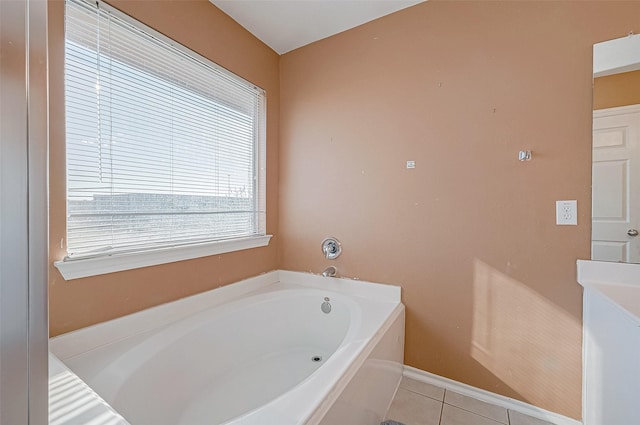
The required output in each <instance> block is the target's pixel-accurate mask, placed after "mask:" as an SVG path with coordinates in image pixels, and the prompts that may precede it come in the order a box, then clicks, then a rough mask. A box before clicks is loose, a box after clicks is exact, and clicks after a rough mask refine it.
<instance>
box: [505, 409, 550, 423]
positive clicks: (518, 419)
mask: <svg viewBox="0 0 640 425" xmlns="http://www.w3.org/2000/svg"><path fill="white" fill-rule="evenodd" d="M509 423H510V424H511V425H553V424H552V423H551V422H547V421H543V420H542V419H538V418H534V417H532V416H528V415H525V414H523V413H519V412H514V411H513V410H509Z"/></svg>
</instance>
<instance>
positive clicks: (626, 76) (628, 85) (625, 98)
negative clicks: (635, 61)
mask: <svg viewBox="0 0 640 425" xmlns="http://www.w3.org/2000/svg"><path fill="white" fill-rule="evenodd" d="M639 103H640V71H632V72H623V73H622V74H614V75H607V76H606V77H598V78H594V79H593V109H594V110H596V109H605V108H613V107H616V106H627V105H636V104H639Z"/></svg>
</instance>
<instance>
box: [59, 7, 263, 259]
mask: <svg viewBox="0 0 640 425" xmlns="http://www.w3.org/2000/svg"><path fill="white" fill-rule="evenodd" d="M66 10H67V15H66V55H65V60H66V62H65V83H66V125H67V211H68V218H67V238H68V241H67V245H68V250H69V253H70V255H71V256H82V255H93V254H95V253H101V252H105V253H111V252H114V251H128V250H135V251H137V250H141V249H151V248H158V247H165V246H172V245H181V244H187V243H195V242H205V241H215V240H221V239H228V238H234V237H244V236H252V235H263V234H264V233H265V228H264V223H265V219H264V214H265V211H264V209H265V206H264V199H265V197H264V179H263V178H262V176H263V175H264V164H263V163H262V159H263V158H264V155H263V152H262V150H263V149H264V121H265V94H264V91H263V90H262V89H260V88H258V87H255V86H254V85H252V84H250V83H248V82H246V81H244V80H242V79H241V78H239V77H237V76H235V75H233V74H231V73H229V72H228V71H225V70H224V69H221V68H219V67H218V66H216V65H215V64H212V63H211V62H209V61H207V60H206V59H203V58H202V57H200V56H198V55H197V54H195V53H193V52H188V51H186V49H184V48H181V47H177V46H176V45H175V43H171V42H167V41H165V40H164V39H163V37H162V36H160V35H158V34H156V33H155V32H153V31H152V30H149V29H148V28H146V27H144V26H142V25H141V24H139V23H133V21H132V20H131V19H130V18H122V17H120V16H117V15H119V14H116V13H115V12H113V11H111V10H104V8H103V6H102V5H101V4H98V5H96V3H85V2H83V1H81V0H73V1H68V2H67V9H66Z"/></svg>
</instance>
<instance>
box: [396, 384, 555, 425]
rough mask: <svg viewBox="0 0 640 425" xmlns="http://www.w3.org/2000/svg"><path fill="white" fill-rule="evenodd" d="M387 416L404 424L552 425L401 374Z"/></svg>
mask: <svg viewBox="0 0 640 425" xmlns="http://www.w3.org/2000/svg"><path fill="white" fill-rule="evenodd" d="M387 419H393V420H395V421H398V422H402V423H403V424H405V425H552V424H551V423H549V422H545V421H542V420H540V419H537V418H532V417H531V416H527V415H523V414H522V413H518V412H514V411H513V410H508V409H505V408H503V407H499V406H495V405H493V404H489V403H485V402H484V401H480V400H476V399H475V398H471V397H467V396H464V395H462V394H458V393H456V392H453V391H449V390H445V389H444V388H440V387H436V386H433V385H429V384H425V383H423V382H419V381H415V380H413V379H409V378H404V377H403V378H402V382H401V383H400V388H398V392H397V393H396V397H395V398H394V399H393V402H392V403H391V407H390V408H389V411H388V412H387Z"/></svg>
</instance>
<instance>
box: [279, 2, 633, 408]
mask: <svg viewBox="0 0 640 425" xmlns="http://www.w3.org/2000/svg"><path fill="white" fill-rule="evenodd" d="M632 30H633V31H635V32H638V31H640V3H639V2H635V3H634V2H626V3H616V2H544V1H543V2H436V1H429V2H427V3H423V4H420V5H418V6H415V7H412V8H409V9H406V10H404V11H400V12H398V13H395V14H393V15H390V16H387V17H385V18H382V19H379V20H377V21H374V22H371V23H369V24H366V25H364V26H361V27H358V28H356V29H353V30H350V31H347V32H344V33H342V34H339V35H337V36H334V37H331V38H328V39H325V40H322V41H320V42H317V43H315V44H312V45H309V46H307V47H303V48H300V49H298V50H295V51H293V52H290V53H288V54H285V55H283V56H282V58H281V62H280V72H281V77H280V82H281V121H280V164H279V165H280V215H279V219H280V234H279V235H280V241H281V243H280V250H281V254H280V258H281V261H280V265H281V267H282V268H285V269H292V270H303V271H314V272H319V271H321V270H322V269H323V268H324V267H326V266H327V265H329V264H330V262H329V261H328V260H325V259H324V258H323V257H322V254H321V251H320V242H321V240H322V239H323V238H324V237H325V236H328V235H335V236H337V237H338V238H339V239H340V240H341V241H342V243H343V248H344V253H343V255H342V256H341V257H340V258H339V259H338V260H336V261H335V262H334V263H333V264H335V265H337V267H338V270H339V272H340V274H342V275H343V276H349V277H357V278H360V279H367V280H373V281H380V282H388V283H393V284H399V285H402V288H403V300H404V303H405V304H406V306H407V327H406V337H407V342H406V355H405V360H406V363H407V364H408V365H410V366H414V367H418V368H420V369H424V370H427V371H430V372H434V373H436V374H439V375H443V376H446V377H449V378H452V379H455V380H458V381H461V382H465V383H467V384H470V385H474V386H477V387H480V388H484V389H487V390H490V391H494V392H497V393H499V394H503V395H505V396H509V397H514V398H516V399H519V400H524V401H526V402H529V403H532V404H534V405H536V406H540V407H542V408H545V409H549V410H552V411H555V412H558V413H561V414H564V415H568V416H571V417H574V418H579V417H580V416H581V413H580V411H581V376H580V375H581V319H582V317H581V315H582V308H581V302H582V291H581V288H580V286H579V285H578V284H577V283H576V273H575V268H576V265H575V261H576V259H578V258H589V253H590V242H589V240H590V215H591V212H590V209H591V208H590V205H591V187H590V185H591V174H590V173H591V162H590V160H591V109H592V108H591V106H592V90H591V85H592V75H591V74H592V71H591V66H592V65H591V62H592V53H591V52H592V44H593V43H594V42H598V41H603V40H607V39H611V38H616V37H622V36H624V35H626V34H627V33H628V32H629V31H632ZM521 149H530V150H532V151H533V160H532V161H530V162H524V163H521V162H518V160H517V156H518V151H519V150H521ZM407 160H415V161H416V164H417V166H416V169H414V170H407V169H406V168H405V164H406V161H407ZM561 199H577V200H578V206H579V217H578V226H576V227H573V226H556V225H555V201H556V200H561Z"/></svg>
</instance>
